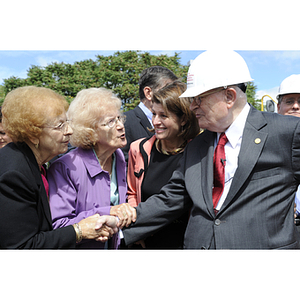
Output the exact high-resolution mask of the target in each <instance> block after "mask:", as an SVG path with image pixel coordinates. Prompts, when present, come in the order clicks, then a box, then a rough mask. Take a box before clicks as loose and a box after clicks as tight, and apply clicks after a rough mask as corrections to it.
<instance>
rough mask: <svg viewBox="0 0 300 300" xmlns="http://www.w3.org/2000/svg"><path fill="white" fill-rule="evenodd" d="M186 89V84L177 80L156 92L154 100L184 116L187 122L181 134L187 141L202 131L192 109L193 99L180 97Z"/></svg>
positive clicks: (179, 115) (168, 109)
mask: <svg viewBox="0 0 300 300" xmlns="http://www.w3.org/2000/svg"><path fill="white" fill-rule="evenodd" d="M185 90H186V84H185V83H183V82H181V81H179V80H175V81H174V82H172V83H169V84H167V85H166V86H164V87H163V88H161V89H159V90H158V91H156V92H154V93H153V96H152V102H153V103H158V104H161V105H162V106H163V108H164V109H165V110H166V111H169V112H171V113H173V114H175V115H176V116H177V117H179V118H182V117H183V120H184V121H185V122H186V124H185V125H184V126H183V128H182V131H181V132H180V134H179V136H182V137H183V139H184V140H186V141H187V140H190V139H193V138H194V137H196V136H197V135H198V134H199V132H200V128H199V124H198V121H197V118H196V116H195V113H194V112H193V111H191V109H190V104H191V99H190V98H179V96H180V95H182V94H183V93H184V91H185Z"/></svg>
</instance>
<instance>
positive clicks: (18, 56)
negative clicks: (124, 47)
mask: <svg viewBox="0 0 300 300" xmlns="http://www.w3.org/2000/svg"><path fill="white" fill-rule="evenodd" d="M117 50H118V49H116V50H93V51H88V50H86V51H83V50H55V51H46V50H39V51H37V50H26V51H24V50H23V51H22V50H8V51H7V50H6V51H5V50H2V51H0V84H3V79H7V78H9V77H11V76H16V77H19V78H26V77H27V71H28V70H29V68H30V67H31V66H32V65H37V66H42V67H45V66H47V65H48V64H51V63H54V62H58V63H60V62H64V63H70V64H73V63H74V62H75V61H82V60H85V59H93V60H95V59H96V55H97V54H99V55H111V54H113V53H114V52H115V51H117ZM131 50H134V49H131ZM143 51H148V52H150V53H151V54H154V55H159V54H167V55H174V54H175V52H178V53H180V58H181V59H180V63H181V64H183V65H187V64H188V62H189V61H190V60H193V59H195V58H196V57H197V56H198V55H199V54H200V53H202V52H203V51H204V50H143ZM237 52H238V53H239V54H240V55H241V56H242V57H243V58H244V59H245V61H246V63H247V65H248V68H249V70H250V74H251V76H252V78H253V79H254V84H255V85H256V87H257V93H256V97H257V99H261V98H262V97H263V96H264V95H269V96H270V97H271V98H273V99H274V100H276V95H277V93H278V87H279V85H280V83H281V82H282V80H283V79H285V78H286V77H288V76H290V75H292V74H300V51H296V50H293V51H291V50H284V51H282V50H252V51H249V50H247V51H246V50H238V51H237ZM267 99H270V98H269V97H265V98H264V100H267Z"/></svg>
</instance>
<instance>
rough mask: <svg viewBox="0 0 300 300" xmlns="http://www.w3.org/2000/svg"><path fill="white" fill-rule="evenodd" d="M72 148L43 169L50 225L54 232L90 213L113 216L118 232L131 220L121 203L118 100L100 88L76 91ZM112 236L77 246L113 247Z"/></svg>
mask: <svg viewBox="0 0 300 300" xmlns="http://www.w3.org/2000/svg"><path fill="white" fill-rule="evenodd" d="M67 116H68V119H69V121H70V124H71V126H72V128H73V135H72V136H71V140H70V142H71V144H72V145H73V146H75V147H77V148H75V149H74V150H72V151H70V152H68V153H67V154H65V155H64V156H62V157H61V158H59V159H58V160H56V161H55V162H54V163H53V164H52V165H51V167H50V169H49V171H48V181H49V191H50V193H49V194H50V208H51V213H52V219H53V227H54V228H59V227H64V226H67V225H70V224H74V223H78V221H80V220H82V219H84V218H86V217H88V216H91V215H94V214H96V213H98V214H100V215H107V214H110V215H114V216H117V217H118V218H119V224H118V226H119V228H122V227H123V226H129V224H130V223H131V222H132V221H133V222H134V221H135V210H134V208H132V207H131V206H130V205H129V204H128V203H126V194H127V183H126V163H125V159H124V155H123V153H122V151H121V149H119V148H122V147H124V146H125V145H126V137H125V129H124V116H123V115H122V113H121V100H120V99H119V98H118V97H117V96H115V95H114V94H113V93H112V91H110V90H108V89H105V88H90V89H85V90H82V91H80V92H79V93H78V94H77V96H76V97H75V99H74V100H73V101H72V102H71V104H70V107H69V109H68V112H67ZM119 246H120V239H119V238H118V235H117V234H115V235H114V236H113V237H112V239H111V240H110V241H109V242H107V243H106V244H104V243H99V242H96V241H87V240H84V241H83V242H81V243H79V244H77V247H78V248H92V249H95V248H96V249H104V248H108V249H118V248H119Z"/></svg>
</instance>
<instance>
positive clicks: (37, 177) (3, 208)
mask: <svg viewBox="0 0 300 300" xmlns="http://www.w3.org/2000/svg"><path fill="white" fill-rule="evenodd" d="M75 244H76V234H75V231H74V229H73V227H72V226H67V227H64V228H60V229H56V230H53V228H52V219H51V212H50V208H49V204H48V198H47V194H46V191H45V188H44V185H43V181H42V177H41V174H40V171H39V167H38V164H37V162H36V159H35V156H34V154H33V153H32V151H31V149H30V148H29V147H28V146H27V144H25V143H17V144H14V143H10V144H8V145H6V146H5V147H4V148H2V149H1V150H0V248H2V249H3V248H7V249H13V248H24V249H29V248H37V249H42V248H45V249H55V248H75Z"/></svg>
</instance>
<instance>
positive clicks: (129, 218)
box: [110, 203, 136, 229]
mask: <svg viewBox="0 0 300 300" xmlns="http://www.w3.org/2000/svg"><path fill="white" fill-rule="evenodd" d="M110 214H111V215H112V216H116V217H118V218H119V223H118V227H119V228H121V229H122V228H123V227H124V226H126V227H128V226H129V225H130V224H131V223H132V222H135V221H136V209H135V208H134V207H132V206H131V205H130V204H128V203H123V204H120V205H116V206H112V207H111V209H110Z"/></svg>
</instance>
